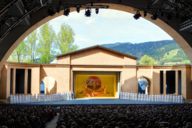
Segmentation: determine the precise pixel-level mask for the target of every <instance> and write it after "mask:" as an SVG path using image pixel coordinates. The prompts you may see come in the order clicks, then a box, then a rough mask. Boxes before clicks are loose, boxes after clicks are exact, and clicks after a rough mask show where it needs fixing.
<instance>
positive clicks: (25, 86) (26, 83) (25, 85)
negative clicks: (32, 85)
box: [24, 69, 28, 95]
mask: <svg viewBox="0 0 192 128" xmlns="http://www.w3.org/2000/svg"><path fill="white" fill-rule="evenodd" d="M27 90H28V69H25V83H24V94H25V95H27Z"/></svg>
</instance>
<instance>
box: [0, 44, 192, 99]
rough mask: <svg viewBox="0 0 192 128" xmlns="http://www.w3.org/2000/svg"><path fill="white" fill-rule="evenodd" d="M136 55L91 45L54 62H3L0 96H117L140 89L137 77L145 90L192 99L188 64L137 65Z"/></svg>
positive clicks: (189, 66) (59, 57)
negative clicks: (63, 94)
mask: <svg viewBox="0 0 192 128" xmlns="http://www.w3.org/2000/svg"><path fill="white" fill-rule="evenodd" d="M136 59H137V58H136V57H134V56H131V55H127V54H123V53H119V52H117V51H114V50H111V49H108V48H104V47H101V46H94V47H89V48H86V49H82V50H78V51H75V52H71V53H67V54H64V55H60V56H58V57H57V59H56V61H57V62H56V64H24V63H23V64H22V63H6V64H5V65H4V68H3V70H2V72H1V76H2V77H1V81H0V98H1V99H7V98H9V96H10V95H17V94H24V95H29V94H31V95H35V94H55V93H65V92H72V93H73V94H74V98H117V99H118V98H119V94H120V92H130V93H143V92H140V91H139V85H138V79H140V78H146V79H147V81H148V86H147V87H146V88H144V89H143V90H144V93H145V94H148V95H155V94H158V95H159V94H162V95H168V94H170V95H182V96H183V97H184V98H185V99H192V85H191V79H192V76H191V71H192V68H191V65H175V66H138V65H137V63H136ZM146 91H147V92H146Z"/></svg>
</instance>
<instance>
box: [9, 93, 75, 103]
mask: <svg viewBox="0 0 192 128" xmlns="http://www.w3.org/2000/svg"><path fill="white" fill-rule="evenodd" d="M9 99H10V103H12V104H15V103H35V102H48V101H60V100H72V99H73V96H72V93H70V92H68V93H62V94H52V95H10V98H9Z"/></svg>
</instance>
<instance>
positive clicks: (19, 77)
mask: <svg viewBox="0 0 192 128" xmlns="http://www.w3.org/2000/svg"><path fill="white" fill-rule="evenodd" d="M15 83H16V94H24V83H25V69H16V81H15Z"/></svg>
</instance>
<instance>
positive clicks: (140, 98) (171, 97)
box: [120, 92, 184, 103]
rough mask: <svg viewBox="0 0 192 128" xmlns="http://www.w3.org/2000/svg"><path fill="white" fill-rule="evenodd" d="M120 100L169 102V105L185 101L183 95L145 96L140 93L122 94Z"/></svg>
mask: <svg viewBox="0 0 192 128" xmlns="http://www.w3.org/2000/svg"><path fill="white" fill-rule="evenodd" d="M120 99H127V100H135V101H148V102H169V103H183V102H184V99H183V97H182V96H181V95H179V96H176V95H145V94H138V93H128V92H121V93H120Z"/></svg>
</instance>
